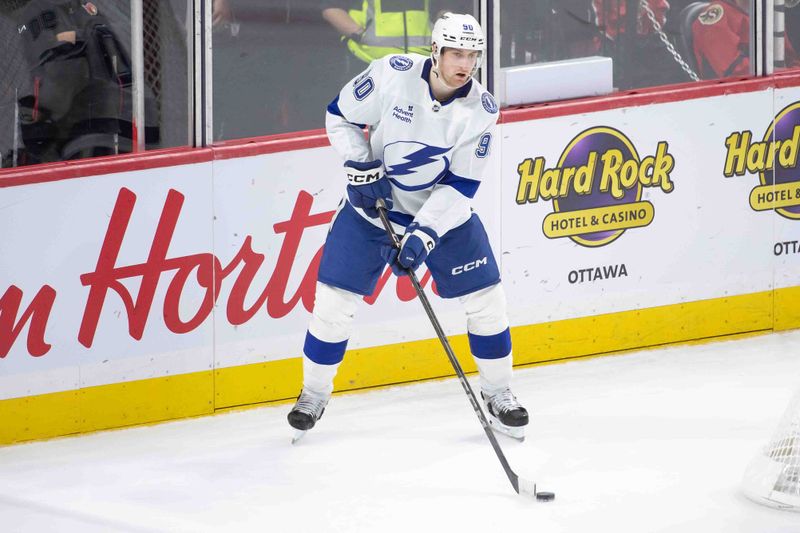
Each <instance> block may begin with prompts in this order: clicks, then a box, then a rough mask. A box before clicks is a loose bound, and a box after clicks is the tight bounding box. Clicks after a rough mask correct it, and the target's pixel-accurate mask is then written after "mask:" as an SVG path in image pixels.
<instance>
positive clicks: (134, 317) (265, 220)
mask: <svg viewBox="0 0 800 533" xmlns="http://www.w3.org/2000/svg"><path fill="white" fill-rule="evenodd" d="M341 172H342V171H341V162H339V161H338V160H337V158H336V156H335V154H334V153H333V151H332V150H331V149H329V148H325V149H314V150H302V151H294V152H285V153H279V154H272V155H265V156H257V157H249V158H242V159H234V160H228V161H217V162H215V163H213V165H212V164H211V163H208V164H200V165H190V166H184V167H172V168H161V169H152V170H146V171H139V172H129V173H122V174H116V175H110V176H97V177H92V178H82V179H72V180H63V181H57V182H53V183H44V184H40V185H33V186H21V187H10V188H6V189H2V191H3V199H4V204H5V207H4V209H3V210H2V211H0V226H1V227H3V228H12V231H10V232H8V234H7V235H4V242H3V254H1V255H0V272H2V273H3V278H2V282H3V286H2V287H0V399H5V398H13V397H20V396H28V395H35V394H43V393H47V392H56V391H63V390H71V389H75V388H81V387H86V386H93V385H102V384H107V383H115V382H121V381H129V380H138V379H146V378H151V377H160V376H165V375H173V374H178V373H187V372H196V371H202V370H209V369H212V368H215V367H221V366H232V365H237V364H245V363H252V362H261V361H269V360H276V359H285V358H292V357H298V356H299V355H300V350H301V348H302V343H303V337H304V335H305V329H306V325H307V321H308V318H309V312H310V310H311V309H312V306H313V301H314V299H313V298H314V286H315V283H316V271H317V265H318V262H319V259H320V256H321V248H322V244H323V242H324V239H325V234H326V231H327V227H328V224H329V223H330V221H331V219H332V217H333V214H334V211H335V209H336V206H337V204H338V203H339V201H340V199H341V198H342V196H343V193H344V185H345V179H344V176H343V174H342V173H341ZM493 173H494V172H493ZM495 190H497V189H496V188H495ZM212 191H213V197H212ZM478 197H479V199H478V201H477V202H476V204H477V205H479V206H480V205H481V204H485V203H488V204H491V203H492V202H493V201H494V202H496V199H493V198H494V197H493V192H492V190H491V189H487V190H486V191H482V192H481V193H479V195H478ZM479 209H480V207H479ZM486 211H487V213H491V212H496V211H497V210H496V209H488V208H487V209H486ZM487 226H488V229H489V232H490V235H491V236H492V238H494V239H495V240H498V241H499V237H498V229H497V226H498V225H497V224H496V223H495V222H493V218H492V216H488V217H487ZM420 277H421V282H422V284H423V285H424V286H425V287H426V288H427V289H428V290H429V291H432V290H433V289H434V287H432V286H431V285H432V283H431V281H430V276H429V274H427V272H425V271H422V272H420ZM434 305H435V306H436V307H437V311H438V312H439V313H440V315H441V317H440V318H441V320H442V323H443V325H444V326H445V328H446V329H447V330H448V333H452V334H455V333H463V332H464V331H465V323H464V322H465V320H464V317H463V313H462V312H461V310H460V307H459V306H458V305H457V302H451V301H446V300H441V299H438V298H435V297H434ZM432 336H433V332H432V330H431V327H430V324H429V323H428V322H427V319H426V317H425V315H424V313H423V312H422V309H421V306H420V305H419V302H418V301H416V297H415V293H414V291H413V288H412V287H411V285H410V283H409V282H408V281H407V278H396V277H394V276H393V275H391V271H390V270H389V269H388V267H387V270H386V271H385V272H384V274H383V276H382V277H381V278H380V281H379V283H378V287H377V289H376V291H375V293H374V294H372V295H371V296H368V297H365V298H364V305H363V306H362V308H361V309H360V316H359V317H358V319H357V326H356V331H355V334H354V337H353V339H352V341H351V347H355V348H358V347H363V346H374V345H384V344H391V343H397V342H403V341H409V340H418V339H424V338H430V337H432Z"/></svg>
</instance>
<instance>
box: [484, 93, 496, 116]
mask: <svg viewBox="0 0 800 533" xmlns="http://www.w3.org/2000/svg"><path fill="white" fill-rule="evenodd" d="M481 103H482V104H483V108H484V109H485V110H486V111H487V112H489V113H492V114H495V113H497V102H495V101H494V97H493V96H492V95H491V94H489V93H483V94H482V95H481Z"/></svg>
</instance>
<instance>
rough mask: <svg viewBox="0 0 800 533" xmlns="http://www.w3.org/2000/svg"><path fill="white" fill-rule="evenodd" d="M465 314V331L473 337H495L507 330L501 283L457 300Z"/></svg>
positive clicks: (504, 300) (504, 298)
mask: <svg viewBox="0 0 800 533" xmlns="http://www.w3.org/2000/svg"><path fill="white" fill-rule="evenodd" d="M459 300H460V301H461V304H462V305H463V306H464V311H465V312H466V314H467V331H468V332H469V333H472V334H473V335H483V336H488V335H497V334H498V333H502V332H503V331H505V330H506V329H508V316H507V315H506V293H505V291H504V290H503V285H502V284H501V283H496V284H495V285H492V286H491V287H487V288H485V289H481V290H479V291H476V292H473V293H471V294H467V295H466V296H462V297H461V298H459Z"/></svg>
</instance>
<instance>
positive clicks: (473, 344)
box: [467, 328, 511, 359]
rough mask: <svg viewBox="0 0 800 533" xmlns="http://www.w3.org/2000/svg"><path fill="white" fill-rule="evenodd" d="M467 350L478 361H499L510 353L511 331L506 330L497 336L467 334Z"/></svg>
mask: <svg viewBox="0 0 800 533" xmlns="http://www.w3.org/2000/svg"><path fill="white" fill-rule="evenodd" d="M467 338H468V339H469V349H470V351H471V352H472V355H474V356H475V357H477V358H479V359H500V358H502V357H505V356H507V355H508V354H510V353H511V330H510V329H509V328H506V329H505V330H504V331H501V332H500V333H498V334H497V335H475V334H473V333H468V334H467Z"/></svg>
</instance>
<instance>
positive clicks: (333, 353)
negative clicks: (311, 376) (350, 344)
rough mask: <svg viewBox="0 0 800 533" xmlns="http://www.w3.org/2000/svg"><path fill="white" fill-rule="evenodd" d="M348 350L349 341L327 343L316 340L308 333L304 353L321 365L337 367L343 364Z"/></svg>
mask: <svg viewBox="0 0 800 533" xmlns="http://www.w3.org/2000/svg"><path fill="white" fill-rule="evenodd" d="M345 350H347V340H343V341H341V342H325V341H321V340H319V339H318V338H316V337H315V336H314V335H312V334H311V332H310V331H307V332H306V342H305V345H304V346H303V353H304V354H306V357H308V358H309V359H311V360H312V361H314V362H315V363H317V364H319V365H335V364H338V363H341V362H342V359H344V352H345Z"/></svg>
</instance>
